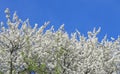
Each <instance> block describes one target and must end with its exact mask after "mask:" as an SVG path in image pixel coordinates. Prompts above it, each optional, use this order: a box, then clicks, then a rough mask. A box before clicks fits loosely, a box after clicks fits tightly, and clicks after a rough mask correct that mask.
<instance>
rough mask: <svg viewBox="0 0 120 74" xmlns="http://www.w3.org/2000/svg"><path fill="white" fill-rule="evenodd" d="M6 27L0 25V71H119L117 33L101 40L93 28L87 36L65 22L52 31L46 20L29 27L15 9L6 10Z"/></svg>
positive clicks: (46, 73) (115, 73) (67, 73)
mask: <svg viewBox="0 0 120 74" xmlns="http://www.w3.org/2000/svg"><path fill="white" fill-rule="evenodd" d="M5 13H6V18H7V27H6V26H5V25H4V23H3V22H1V25H0V72H1V73H2V74H26V73H29V72H30V71H35V72H36V73H38V74H118V72H119V71H120V37H119V36H118V38H117V39H114V38H111V40H108V39H107V36H105V37H104V38H103V39H102V40H101V42H100V41H98V38H97V34H98V33H99V32H100V28H99V29H98V30H96V29H94V30H93V31H92V32H91V31H89V32H88V36H87V37H85V36H84V35H81V34H80V32H79V31H76V32H75V33H72V34H71V36H70V35H69V34H68V33H67V32H66V31H65V30H64V25H61V27H60V28H59V29H58V30H57V31H55V30H54V27H53V26H52V27H51V28H50V29H48V30H46V31H45V32H44V29H45V28H46V26H47V25H48V24H49V22H45V23H44V25H43V26H41V27H40V28H38V25H37V24H35V26H34V27H33V28H32V27H31V26H30V24H29V20H28V19H27V20H26V21H22V20H21V19H19V18H18V16H17V14H16V12H15V13H14V14H13V18H12V19H11V17H10V11H9V9H8V8H7V9H6V10H5Z"/></svg>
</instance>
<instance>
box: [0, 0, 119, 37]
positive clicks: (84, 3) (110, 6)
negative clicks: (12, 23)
mask: <svg viewBox="0 0 120 74" xmlns="http://www.w3.org/2000/svg"><path fill="white" fill-rule="evenodd" d="M5 8H9V9H10V10H11V13H13V12H14V11H17V14H18V15H19V17H20V18H22V20H25V19H27V18H29V19H30V23H31V25H34V23H38V24H39V25H40V26H41V25H42V24H43V23H44V22H45V21H50V22H51V24H50V26H51V25H54V26H55V28H58V27H59V26H60V25H61V24H65V30H66V31H67V32H68V33H72V32H75V29H78V30H79V31H80V32H81V33H82V34H85V35H86V34H87V31H90V30H92V29H93V28H94V27H96V28H98V27H101V32H100V34H99V35H98V37H99V38H100V39H101V38H103V36H104V35H105V34H107V35H108V38H110V37H111V36H112V37H115V38H117V36H118V35H120V0H0V21H5V17H4V16H5V14H4V10H5Z"/></svg>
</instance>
